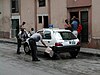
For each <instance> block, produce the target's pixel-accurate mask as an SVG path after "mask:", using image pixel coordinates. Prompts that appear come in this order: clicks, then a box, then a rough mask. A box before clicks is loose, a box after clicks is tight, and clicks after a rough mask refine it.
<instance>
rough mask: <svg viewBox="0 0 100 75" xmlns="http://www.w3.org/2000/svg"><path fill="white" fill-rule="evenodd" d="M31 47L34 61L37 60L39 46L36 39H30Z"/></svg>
mask: <svg viewBox="0 0 100 75" xmlns="http://www.w3.org/2000/svg"><path fill="white" fill-rule="evenodd" d="M29 45H30V48H31V51H32V60H37V59H38V58H37V45H36V42H35V40H34V39H29Z"/></svg>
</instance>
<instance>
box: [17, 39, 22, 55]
mask: <svg viewBox="0 0 100 75" xmlns="http://www.w3.org/2000/svg"><path fill="white" fill-rule="evenodd" d="M21 42H22V40H21V39H17V53H19V52H20V47H21Z"/></svg>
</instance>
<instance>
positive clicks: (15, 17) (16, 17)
mask: <svg viewBox="0 0 100 75" xmlns="http://www.w3.org/2000/svg"><path fill="white" fill-rule="evenodd" d="M12 19H18V20H19V25H20V16H11V20H10V21H11V26H10V27H11V28H10V38H12Z"/></svg>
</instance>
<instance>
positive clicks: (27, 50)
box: [24, 43, 31, 55]
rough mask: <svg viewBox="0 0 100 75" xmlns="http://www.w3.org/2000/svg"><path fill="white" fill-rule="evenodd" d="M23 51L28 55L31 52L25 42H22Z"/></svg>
mask: <svg viewBox="0 0 100 75" xmlns="http://www.w3.org/2000/svg"><path fill="white" fill-rule="evenodd" d="M24 52H25V53H26V54H28V55H29V54H30V53H31V50H30V48H29V45H28V44H27V43H25V44H24Z"/></svg>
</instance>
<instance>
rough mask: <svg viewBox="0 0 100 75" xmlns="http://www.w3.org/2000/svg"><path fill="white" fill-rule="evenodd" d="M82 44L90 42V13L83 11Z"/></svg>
mask: <svg viewBox="0 0 100 75" xmlns="http://www.w3.org/2000/svg"><path fill="white" fill-rule="evenodd" d="M81 24H82V32H81V42H88V11H81Z"/></svg>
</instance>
